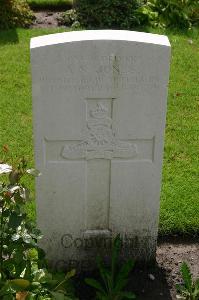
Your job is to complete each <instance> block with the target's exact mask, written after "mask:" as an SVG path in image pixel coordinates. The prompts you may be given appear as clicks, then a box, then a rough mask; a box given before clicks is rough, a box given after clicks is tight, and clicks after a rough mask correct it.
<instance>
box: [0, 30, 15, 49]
mask: <svg viewBox="0 0 199 300" xmlns="http://www.w3.org/2000/svg"><path fill="white" fill-rule="evenodd" d="M18 42H19V37H18V34H17V31H16V29H14V28H13V29H8V30H2V31H0V45H5V44H17V43H18Z"/></svg>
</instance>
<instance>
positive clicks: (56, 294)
mask: <svg viewBox="0 0 199 300" xmlns="http://www.w3.org/2000/svg"><path fill="white" fill-rule="evenodd" d="M50 293H51V295H52V296H53V299H55V300H65V296H64V294H62V293H59V292H50Z"/></svg>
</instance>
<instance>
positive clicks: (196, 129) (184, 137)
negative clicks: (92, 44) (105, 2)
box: [0, 29, 199, 234]
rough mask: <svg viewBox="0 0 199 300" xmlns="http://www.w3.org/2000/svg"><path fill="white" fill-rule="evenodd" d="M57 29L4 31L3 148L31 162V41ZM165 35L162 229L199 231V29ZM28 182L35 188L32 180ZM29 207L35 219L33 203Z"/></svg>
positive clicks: (0, 67) (0, 62)
mask: <svg viewBox="0 0 199 300" xmlns="http://www.w3.org/2000/svg"><path fill="white" fill-rule="evenodd" d="M58 31H63V30H58V29H57V30H52V29H51V30H49V29H42V30H41V29H34V30H24V29H18V30H17V31H13V30H10V31H4V32H0V109H1V115H0V128H1V130H0V144H1V145H0V147H1V148H2V146H3V145H4V144H7V145H8V146H9V149H10V153H11V154H12V159H13V160H16V159H17V158H19V157H22V156H24V157H25V158H26V159H28V161H29V164H30V166H33V165H34V162H33V142H32V139H33V133H32V114H31V112H32V106H31V77H30V58H29V42H30V38H31V37H32V36H36V35H43V34H48V33H53V32H58ZM153 31H154V30H153ZM155 32H157V31H155ZM159 33H164V32H163V31H162V32H159ZM166 34H167V35H168V36H169V39H170V41H171V44H172V61H171V75H170V85H169V98H168V114H167V126H166V137H165V153H164V169H163V184H162V194H161V213H160V233H161V234H171V233H172V234H173V233H191V234H194V233H196V232H197V233H199V184H198V175H199V31H195V32H193V33H190V34H189V36H188V35H185V34H183V33H174V32H166ZM0 153H1V154H2V156H3V158H4V156H5V154H4V153H3V152H2V151H1V152H0ZM9 155H10V154H9ZM10 156H11V155H10ZM10 159H11V158H10ZM27 184H28V185H30V186H31V188H32V190H34V188H33V187H34V184H33V181H30V180H29V181H27ZM28 210H29V214H30V215H31V216H32V218H34V217H35V211H34V204H29V207H28Z"/></svg>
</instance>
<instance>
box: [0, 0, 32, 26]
mask: <svg viewBox="0 0 199 300" xmlns="http://www.w3.org/2000/svg"><path fill="white" fill-rule="evenodd" d="M34 18H35V17H34V14H33V12H32V11H31V10H30V7H29V6H28V4H27V2H26V1H25V0H0V29H7V28H12V27H29V26H30V25H31V24H32V22H33V20H34Z"/></svg>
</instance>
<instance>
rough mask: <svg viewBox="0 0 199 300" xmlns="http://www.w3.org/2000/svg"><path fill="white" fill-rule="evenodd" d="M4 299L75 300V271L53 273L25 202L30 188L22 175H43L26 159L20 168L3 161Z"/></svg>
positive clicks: (0, 263)
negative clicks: (28, 164) (72, 278)
mask: <svg viewBox="0 0 199 300" xmlns="http://www.w3.org/2000/svg"><path fill="white" fill-rule="evenodd" d="M0 175H2V178H3V180H4V182H2V183H1V184H0V299H2V300H12V299H18V300H25V299H27V300H28V299H29V300H30V299H38V300H42V299H58V300H62V299H63V300H64V299H65V300H69V299H74V297H73V293H72V289H71V288H70V287H71V285H70V278H71V277H73V276H74V275H75V271H74V270H72V271H71V272H68V273H67V274H66V275H65V274H63V273H55V274H51V273H50V272H49V271H48V269H47V267H48V266H47V262H46V260H45V253H44V252H43V250H42V249H40V248H39V246H38V244H37V242H38V240H39V239H40V238H41V233H40V231H39V230H38V229H37V228H36V227H35V225H34V224H32V223H31V222H30V220H29V219H28V217H27V214H26V209H25V205H26V202H27V201H28V200H29V194H30V193H29V190H28V189H27V188H26V187H25V186H24V184H22V183H21V179H22V177H24V176H26V175H28V176H30V175H31V176H39V175H40V173H39V172H38V171H37V170H35V169H27V163H26V161H25V160H24V159H22V160H21V161H20V163H19V164H18V165H17V167H15V168H14V167H12V166H10V165H8V164H5V163H1V164H0Z"/></svg>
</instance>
